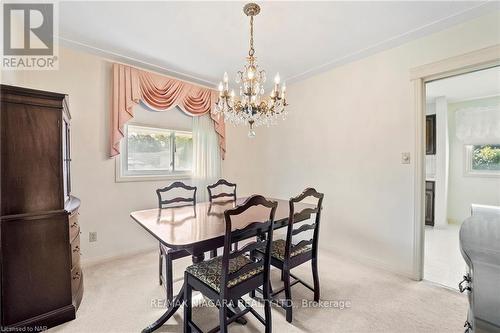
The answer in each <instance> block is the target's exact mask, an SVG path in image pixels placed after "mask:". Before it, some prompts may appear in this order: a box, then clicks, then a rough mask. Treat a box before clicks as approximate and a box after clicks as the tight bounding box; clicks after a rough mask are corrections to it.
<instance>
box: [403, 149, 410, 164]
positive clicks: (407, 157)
mask: <svg viewBox="0 0 500 333" xmlns="http://www.w3.org/2000/svg"><path fill="white" fill-rule="evenodd" d="M401 164H410V153H408V152H405V153H401Z"/></svg>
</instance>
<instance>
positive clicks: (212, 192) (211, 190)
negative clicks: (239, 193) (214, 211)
mask: <svg viewBox="0 0 500 333" xmlns="http://www.w3.org/2000/svg"><path fill="white" fill-rule="evenodd" d="M224 186H227V187H230V188H231V192H220V193H216V190H217V188H218V187H219V188H220V187H224ZM207 190H208V199H209V200H210V202H212V201H213V200H214V199H218V198H232V199H230V200H236V184H234V183H230V182H228V181H227V180H225V179H219V180H218V181H217V182H216V183H215V184H212V185H208V186H207Z"/></svg>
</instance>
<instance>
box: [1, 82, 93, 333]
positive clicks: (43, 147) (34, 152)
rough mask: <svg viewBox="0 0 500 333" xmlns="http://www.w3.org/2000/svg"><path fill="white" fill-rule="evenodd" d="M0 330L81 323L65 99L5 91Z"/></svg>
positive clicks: (41, 93)
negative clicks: (77, 320) (77, 312)
mask: <svg viewBox="0 0 500 333" xmlns="http://www.w3.org/2000/svg"><path fill="white" fill-rule="evenodd" d="M0 92H1V96H0V99H1V110H0V113H1V118H0V119H1V123H0V138H1V145H0V146H1V161H0V169H1V205H0V213H1V215H0V278H1V280H0V288H1V294H0V295H1V299H0V326H1V330H2V331H3V330H9V331H10V330H22V331H23V332H24V331H32V332H36V331H40V330H41V329H43V328H44V327H46V328H48V327H52V326H55V325H58V324H61V323H63V322H66V321H68V320H71V319H74V318H75V313H76V309H77V308H78V306H79V304H80V301H81V299H82V295H83V275H82V271H81V268H80V258H79V256H80V246H79V241H80V238H79V235H80V228H79V225H78V209H79V207H80V200H78V199H77V198H75V197H73V196H71V178H70V174H71V173H70V169H71V163H70V162H71V157H70V150H71V144H70V119H71V116H70V113H69V110H68V105H67V98H66V96H65V95H63V94H58V93H52V92H45V91H38V90H33V89H26V88H20V87H13V86H6V85H2V86H1V90H0Z"/></svg>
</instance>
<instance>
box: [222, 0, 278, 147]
mask: <svg viewBox="0 0 500 333" xmlns="http://www.w3.org/2000/svg"><path fill="white" fill-rule="evenodd" d="M243 12H244V13H245V14H246V15H247V16H250V50H249V51H248V57H247V63H246V64H245V67H244V68H243V70H241V71H238V73H237V74H236V79H235V82H236V83H237V84H239V85H240V91H239V97H238V96H236V95H235V92H234V90H232V89H231V91H229V79H228V75H227V72H226V73H224V77H223V82H220V83H219V99H218V100H217V103H216V105H215V110H214V113H215V114H216V115H217V116H218V117H220V116H221V114H222V115H223V117H224V120H225V121H229V122H231V123H233V124H235V125H239V124H248V126H249V131H248V136H249V137H250V138H252V137H254V136H255V130H254V127H256V126H260V125H267V126H270V125H272V124H274V123H275V122H276V120H277V119H278V118H279V117H282V118H283V119H284V118H285V116H286V114H287V112H286V110H285V107H286V106H287V105H288V104H287V103H286V99H285V90H286V87H285V85H284V84H283V85H282V86H280V75H279V73H278V74H276V77H275V78H274V87H273V89H272V90H271V93H270V94H269V97H267V96H265V95H264V83H265V82H266V72H265V71H264V70H261V69H260V68H259V65H258V64H257V58H256V57H255V49H254V46H253V18H254V16H256V15H257V14H259V12H260V7H259V5H257V4H255V3H249V4H246V5H245V7H243Z"/></svg>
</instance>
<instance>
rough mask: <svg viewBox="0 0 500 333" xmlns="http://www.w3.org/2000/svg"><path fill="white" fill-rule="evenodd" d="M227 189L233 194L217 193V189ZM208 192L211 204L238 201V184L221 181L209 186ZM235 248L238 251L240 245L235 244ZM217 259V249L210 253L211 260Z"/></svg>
mask: <svg viewBox="0 0 500 333" xmlns="http://www.w3.org/2000/svg"><path fill="white" fill-rule="evenodd" d="M227 187H229V188H231V192H223V191H222V192H218V191H217V189H221V188H223V189H224V188H227ZM207 191H208V200H209V201H210V203H213V202H215V201H227V200H233V201H236V184H234V183H230V182H228V181H227V180H225V179H219V180H218V181H217V182H216V183H215V184H212V185H208V186H207ZM219 198H224V199H222V200H217V199H219ZM227 198H230V199H227ZM234 246H235V247H236V249H238V243H235V245H234ZM215 257H217V249H214V250H212V251H210V258H215Z"/></svg>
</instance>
